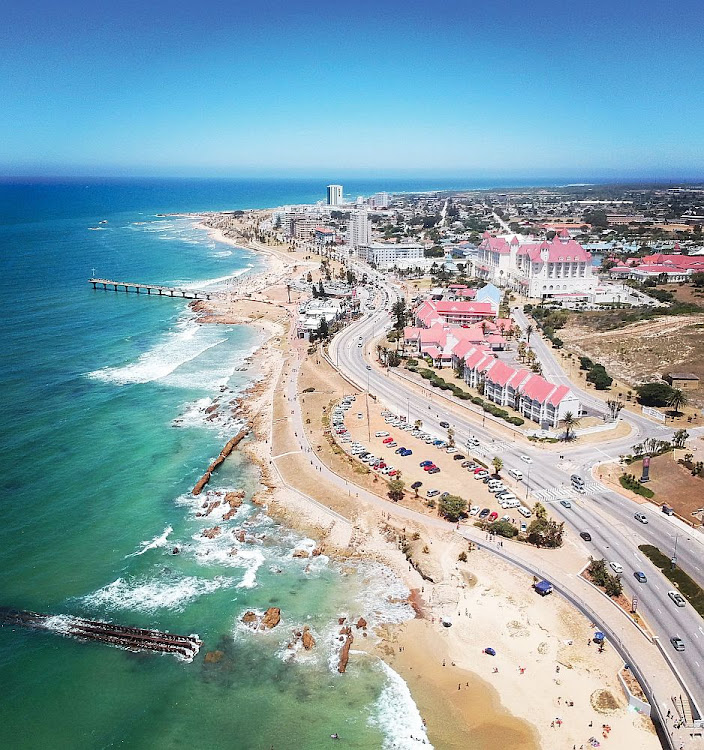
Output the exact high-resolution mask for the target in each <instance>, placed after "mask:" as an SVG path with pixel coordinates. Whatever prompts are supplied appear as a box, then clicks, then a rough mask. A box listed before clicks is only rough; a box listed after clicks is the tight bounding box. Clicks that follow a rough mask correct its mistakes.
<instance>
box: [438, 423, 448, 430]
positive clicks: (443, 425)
mask: <svg viewBox="0 0 704 750" xmlns="http://www.w3.org/2000/svg"><path fill="white" fill-rule="evenodd" d="M449 426H450V423H449V422H440V427H443V428H444V429H447V428H448V427H449Z"/></svg>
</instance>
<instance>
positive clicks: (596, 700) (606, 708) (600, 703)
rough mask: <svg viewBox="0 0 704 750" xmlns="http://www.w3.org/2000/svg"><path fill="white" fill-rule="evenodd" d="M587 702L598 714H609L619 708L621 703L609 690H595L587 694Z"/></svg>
mask: <svg viewBox="0 0 704 750" xmlns="http://www.w3.org/2000/svg"><path fill="white" fill-rule="evenodd" d="M589 702H590V703H591V704H592V708H593V709H594V710H595V711H598V712H599V713H600V714H610V713H613V712H614V711H618V709H619V708H621V703H620V702H619V701H618V699H617V698H616V697H615V696H614V694H613V693H612V692H610V691H609V690H595V691H594V692H593V693H592V694H591V695H590V696H589Z"/></svg>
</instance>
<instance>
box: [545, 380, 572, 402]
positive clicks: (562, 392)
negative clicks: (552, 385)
mask: <svg viewBox="0 0 704 750" xmlns="http://www.w3.org/2000/svg"><path fill="white" fill-rule="evenodd" d="M569 392H570V389H569V388H568V387H567V386H566V385H559V386H558V387H557V388H556V389H555V392H554V393H553V394H552V395H551V396H550V403H551V404H552V405H553V406H557V405H558V404H559V403H560V401H562V399H563V398H564V397H565V396H566V395H567V394H568V393H569Z"/></svg>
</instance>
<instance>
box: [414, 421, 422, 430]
mask: <svg viewBox="0 0 704 750" xmlns="http://www.w3.org/2000/svg"><path fill="white" fill-rule="evenodd" d="M413 426H414V427H415V428H416V430H420V429H422V427H423V420H422V419H416V421H415V422H414V423H413Z"/></svg>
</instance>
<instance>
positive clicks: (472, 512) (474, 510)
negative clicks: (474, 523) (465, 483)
mask: <svg viewBox="0 0 704 750" xmlns="http://www.w3.org/2000/svg"><path fill="white" fill-rule="evenodd" d="M477 513H479V506H478V505H473V506H472V507H471V508H470V509H469V515H470V516H476V515H477Z"/></svg>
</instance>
